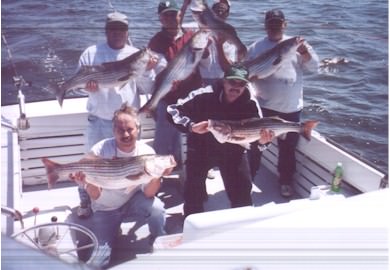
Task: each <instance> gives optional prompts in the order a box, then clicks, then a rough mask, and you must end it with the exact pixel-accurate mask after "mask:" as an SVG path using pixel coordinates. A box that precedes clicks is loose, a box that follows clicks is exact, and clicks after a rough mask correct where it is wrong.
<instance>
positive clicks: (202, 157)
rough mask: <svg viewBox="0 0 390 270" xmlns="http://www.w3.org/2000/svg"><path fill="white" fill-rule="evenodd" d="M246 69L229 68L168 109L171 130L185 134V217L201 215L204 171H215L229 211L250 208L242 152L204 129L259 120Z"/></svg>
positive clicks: (248, 177)
mask: <svg viewBox="0 0 390 270" xmlns="http://www.w3.org/2000/svg"><path fill="white" fill-rule="evenodd" d="M248 82H249V80H248V71H247V70H246V69H245V68H244V67H242V66H240V65H233V66H231V67H230V68H229V69H228V70H227V71H226V72H225V75H224V78H222V79H219V80H217V81H216V82H215V83H214V84H212V85H209V86H207V87H205V88H200V89H197V90H194V91H192V92H191V93H190V94H189V95H188V96H187V97H185V98H184V99H179V100H178V101H177V103H176V104H172V105H169V106H168V109H167V111H168V115H169V116H170V118H171V120H172V121H173V123H174V124H175V126H176V127H177V128H178V129H179V130H181V131H182V132H187V133H188V137H187V146H188V151H187V161H186V181H185V182H184V215H185V216H188V215H190V214H193V213H199V212H203V211H204V208H203V201H204V198H205V194H206V196H207V193H206V185H205V180H206V178H207V172H208V170H210V169H211V168H213V167H219V169H220V172H221V176H222V179H223V183H224V186H225V190H226V193H227V196H228V198H229V200H230V203H231V206H232V207H241V206H248V205H252V198H251V190H252V181H251V179H252V178H251V173H250V169H249V164H248V159H247V156H246V154H245V148H243V147H241V146H240V145H237V144H231V143H223V144H221V143H219V142H218V141H217V140H216V139H215V138H214V137H213V135H212V134H211V133H210V132H209V130H208V120H209V119H214V120H242V119H247V118H252V117H259V112H258V108H257V104H256V102H255V101H254V100H252V99H251V95H250V92H249V89H248V87H247V84H248ZM261 133H264V134H262V136H261V137H262V139H261V141H259V143H260V144H266V143H268V142H270V141H271V140H272V138H273V132H272V131H269V130H262V131H261Z"/></svg>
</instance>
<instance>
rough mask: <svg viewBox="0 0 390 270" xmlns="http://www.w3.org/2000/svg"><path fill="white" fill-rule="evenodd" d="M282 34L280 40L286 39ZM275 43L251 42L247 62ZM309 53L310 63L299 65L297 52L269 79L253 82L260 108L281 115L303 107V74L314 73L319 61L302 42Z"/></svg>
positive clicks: (300, 62) (300, 59)
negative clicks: (305, 72)
mask: <svg viewBox="0 0 390 270" xmlns="http://www.w3.org/2000/svg"><path fill="white" fill-rule="evenodd" d="M289 38H290V37H289V36H286V35H284V36H283V38H282V40H281V41H283V40H286V39H289ZM275 45H277V42H273V41H270V40H269V39H268V37H265V38H264V39H262V40H258V41H256V42H254V43H253V44H252V45H251V46H249V48H248V54H247V59H248V60H250V59H253V58H255V57H257V56H258V55H260V54H261V53H263V52H265V51H267V50H269V49H271V48H273V47H274V46H275ZM306 46H307V47H308V50H309V52H310V54H311V60H310V61H308V62H305V63H303V61H302V58H301V55H300V54H299V53H298V52H297V53H296V55H295V56H294V57H291V60H290V61H285V62H284V64H283V65H282V66H281V68H280V69H279V70H277V71H276V72H275V73H274V74H272V75H271V76H269V77H267V78H264V79H260V80H256V81H254V82H253V83H252V84H253V86H254V87H255V92H256V93H255V96H256V98H257V100H258V101H259V105H260V107H261V108H266V109H270V110H274V111H278V112H282V113H292V112H297V111H300V110H302V108H303V71H304V70H309V71H317V70H318V63H319V59H318V56H317V54H316V53H315V51H314V50H313V48H312V47H311V46H310V45H309V44H307V43H306Z"/></svg>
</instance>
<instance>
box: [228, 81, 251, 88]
mask: <svg viewBox="0 0 390 270" xmlns="http://www.w3.org/2000/svg"><path fill="white" fill-rule="evenodd" d="M227 81H228V83H229V84H230V85H231V86H235V87H245V86H246V84H247V82H246V81H243V80H227Z"/></svg>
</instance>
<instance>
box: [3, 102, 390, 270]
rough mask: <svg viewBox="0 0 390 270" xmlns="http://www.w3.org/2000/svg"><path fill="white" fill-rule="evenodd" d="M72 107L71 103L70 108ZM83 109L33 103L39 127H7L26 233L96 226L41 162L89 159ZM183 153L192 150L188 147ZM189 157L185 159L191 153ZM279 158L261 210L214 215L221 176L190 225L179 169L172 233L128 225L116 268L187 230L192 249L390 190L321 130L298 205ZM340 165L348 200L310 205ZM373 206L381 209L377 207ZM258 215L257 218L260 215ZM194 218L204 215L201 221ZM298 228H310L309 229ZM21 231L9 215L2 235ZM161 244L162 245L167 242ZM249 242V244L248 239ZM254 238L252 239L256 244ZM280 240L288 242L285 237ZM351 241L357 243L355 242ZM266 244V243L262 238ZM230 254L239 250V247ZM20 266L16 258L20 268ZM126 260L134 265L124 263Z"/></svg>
mask: <svg viewBox="0 0 390 270" xmlns="http://www.w3.org/2000/svg"><path fill="white" fill-rule="evenodd" d="M67 102H69V103H68V104H67ZM83 104H84V103H83V100H82V99H75V100H73V101H71V100H66V102H65V104H64V108H62V109H60V108H59V107H58V104H57V103H56V102H55V101H54V102H53V101H49V102H44V103H40V102H39V103H35V104H34V103H33V104H28V106H27V112H28V116H29V120H30V125H31V127H30V129H28V130H24V131H23V130H19V131H18V132H12V131H11V130H10V129H8V128H3V127H2V128H1V146H2V148H1V168H2V169H1V179H2V181H1V182H2V183H1V185H2V186H1V188H2V196H1V200H2V206H8V207H11V208H14V209H17V210H19V211H20V212H21V213H22V215H23V217H24V223H25V227H26V228H27V227H31V226H33V225H34V224H35V223H36V224H42V223H47V222H50V220H51V218H52V217H53V216H56V217H57V220H58V221H59V222H61V221H69V222H74V223H79V224H81V225H88V219H86V220H81V219H79V218H77V217H76V215H75V212H76V211H75V210H76V207H77V206H78V203H79V201H78V200H79V199H78V192H77V187H76V186H75V184H74V183H71V182H69V181H68V180H66V179H62V180H64V181H63V182H59V183H57V186H56V187H55V188H53V189H52V190H48V189H47V184H46V183H47V179H46V175H45V169H44V168H43V165H42V162H41V158H42V157H50V158H53V159H54V160H56V161H58V162H60V163H66V162H70V161H74V160H78V159H79V158H80V157H81V156H82V155H83V154H84V152H85V147H84V143H83V142H84V141H85V138H84V137H83V136H84V135H83V131H84V130H85V124H86V112H85V111H84V110H83V109H80V108H84V107H83ZM68 105H73V106H68ZM42 107H44V108H45V109H46V110H45V112H50V114H47V113H45V112H42ZM17 112H18V107H17V106H9V107H8V106H7V107H2V122H3V121H5V122H7V123H8V122H9V121H8V120H11V122H9V124H10V125H15V124H16V121H17V118H18V114H17ZM141 123H142V124H143V125H142V128H143V129H142V132H141V136H143V138H142V139H145V140H147V141H149V142H150V141H151V140H152V139H153V137H154V123H153V121H151V119H142V121H141ZM183 146H185V140H183ZM183 148H184V151H185V147H183ZM182 154H185V152H183V153H182ZM277 156H278V150H277V145H276V144H275V143H273V144H272V145H271V146H270V147H269V148H268V150H267V151H265V152H264V154H263V158H262V165H261V168H260V170H259V172H258V175H257V176H256V178H255V179H254V182H253V189H252V190H253V193H252V198H253V202H254V205H255V207H253V208H251V209H241V208H240V209H238V210H239V211H234V210H235V209H233V210H230V211H229V210H223V211H216V212H212V211H214V210H221V209H229V208H230V205H229V201H228V199H227V196H226V193H225V191H224V188H223V184H222V179H221V177H220V175H219V173H218V171H217V173H216V178H215V179H208V180H207V182H206V183H207V192H208V194H209V196H208V200H207V201H206V202H205V210H206V211H207V213H205V214H203V215H199V216H197V215H191V216H190V217H188V218H187V219H186V220H183V198H182V181H184V179H183V172H182V171H178V172H175V173H174V174H173V175H172V176H170V177H167V178H164V180H163V185H162V188H161V190H160V192H159V193H158V194H157V196H158V197H159V198H161V199H162V201H163V202H164V203H165V208H166V210H167V223H166V231H167V233H168V234H169V236H168V237H167V238H164V239H162V238H157V240H156V243H155V245H154V246H153V247H152V246H151V245H150V244H149V241H148V235H149V232H148V227H147V225H144V224H136V222H135V221H128V222H125V223H123V224H122V226H121V229H122V232H121V234H120V235H118V239H117V242H116V244H115V247H114V250H113V258H112V266H118V267H121V266H123V267H129V268H130V265H128V264H132V263H134V262H135V261H136V260H134V259H136V258H142V257H143V256H142V255H143V254H145V255H147V254H148V255H149V254H151V251H152V250H153V249H154V251H155V252H153V255H154V254H155V253H156V251H157V255H158V254H159V248H160V247H161V246H164V241H165V240H166V239H168V240H169V237H170V236H172V238H171V239H173V240H175V237H176V235H178V234H180V233H182V232H183V231H184V234H183V238H182V240H183V241H182V242H181V243H182V244H183V245H182V246H188V245H190V248H191V243H192V242H193V241H194V242H195V245H196V243H197V241H198V239H197V238H196V237H197V236H199V237H205V236H206V238H207V239H208V238H209V237H210V239H211V238H212V237H213V235H214V234H213V233H215V232H221V231H222V232H227V230H229V229H231V228H232V226H233V227H234V226H238V224H239V225H240V226H241V225H243V224H248V222H253V221H254V219H255V221H258V222H260V221H262V220H265V219H270V218H273V217H276V216H279V215H283V214H288V215H289V214H290V213H292V212H295V211H297V210H302V209H303V208H313V207H312V206H314V205H316V206H317V205H318V206H319V205H320V204H321V201H323V202H325V203H328V202H329V203H330V202H331V201H333V202H335V201H337V200H339V199H343V200H344V199H345V198H349V197H355V195H358V194H361V193H370V192H371V191H377V190H378V189H381V188H386V187H388V180H387V176H386V174H385V173H383V172H381V171H378V170H376V169H375V168H373V167H372V166H370V164H368V163H366V162H364V161H362V160H359V159H357V158H356V157H355V156H353V155H351V154H349V153H348V152H346V151H344V150H343V149H342V148H340V147H338V146H337V145H334V144H332V143H330V142H329V141H328V140H327V139H326V138H324V137H322V136H321V135H320V134H318V133H316V132H313V134H312V140H311V141H310V142H308V141H306V140H300V142H299V145H298V148H297V151H296V156H297V173H296V175H295V180H296V181H295V183H296V185H295V189H296V194H295V197H293V198H291V200H287V199H285V198H283V197H281V196H280V194H279V187H278V182H277V176H276V175H277ZM337 162H342V163H343V166H344V178H343V184H342V194H341V195H340V196H325V200H317V202H319V204H317V203H315V200H308V199H307V197H308V196H309V194H310V190H311V188H312V187H313V186H320V185H329V183H330V181H331V179H332V177H333V169H334V166H335V164H336V163H337ZM356 197H359V196H356ZM346 201H349V200H346ZM337 202H338V201H337ZM352 202H353V200H352ZM381 205H384V204H381ZM261 206H264V207H261ZM34 207H38V208H39V210H40V211H39V213H38V215H37V216H35V214H34V213H33V212H32V209H33V208H34ZM370 207H372V208H373V209H376V208H375V207H376V204H375V206H370ZM346 209H347V208H346ZM313 211H314V212H315V211H316V210H313ZM348 211H350V210H349V208H348V209H347V210H345V211H344V212H343V211H341V212H340V217H341V216H342V217H344V216H345V215H344V214H345V213H346V212H348ZM367 211H368V213H370V211H371V208H368V209H367ZM253 214H255V215H257V216H255V217H253ZM194 216H197V217H196V218H193V217H194ZM312 216H313V213H311V212H310V213H308V215H307V216H304V217H302V218H310V217H312ZM302 218H300V220H301V219H302ZM322 218H324V217H322ZM359 218H360V219H362V218H361V217H360V216H359V215H357V216H356V220H357V223H359V224H360V223H361V221H363V219H362V220H360V219H359ZM293 220H295V219H293ZM341 220H342V221H347V220H348V218H341ZM372 220H373V222H376V221H378V224H382V222H383V221H382V219H381V218H380V216H379V215H378V216H375V217H373V218H372ZM240 222H241V223H240ZM283 222H285V221H282V222H281V223H280V224H284V223H283ZM289 222H290V221H289ZM373 224H374V223H373ZM320 225H321V226H322V225H323V224H322V223H321V224H320ZM191 226H192V227H191ZM297 226H301V227H302V226H306V224H299V225H297ZM348 226H350V225H348ZM370 226H371V225H370ZM87 227H88V226H87ZM20 229H21V226H20V224H19V223H18V222H15V221H14V220H13V219H11V218H7V217H6V216H4V215H2V234H5V235H11V234H12V233H14V232H17V231H19V230H20ZM236 229H237V228H236ZM210 232H211V233H210ZM319 233H320V234H321V233H322V231H320V230H319ZM256 235H257V234H256ZM277 235H278V234H276V235H275V237H276V236H277ZM357 235H358V234H356V235H351V239H354V238H355V237H356V236H357ZM178 237H179V238H176V240H177V239H179V240H180V236H178ZM264 237H267V236H266V235H265V236H264ZM161 239H162V240H161ZM250 239H251V238H250ZM159 240H161V241H160V242H159ZM241 240H242V241H244V240H245V239H241ZM246 240H248V241H249V239H246ZM232 241H234V242H232V243H236V241H237V239H234V240H232ZM242 241H241V242H242ZM277 241H280V239H279V240H277ZM347 241H350V240H349V238H348V239H347ZM179 242H180V241H179ZM298 242H299V241H298ZM258 243H262V241H261V240H260V238H259V241H258ZM273 243H274V242H273V241H270V246H273ZM160 244H162V245H160ZM205 244H208V243H205ZM243 244H245V243H243ZM310 244H311V243H310ZM323 244H324V246H326V239H324V242H323ZM182 246H180V247H179V251H178V252H180V248H181V247H182ZM309 246H310V245H309ZM163 248H164V247H163ZM223 248H234V245H230V246H229V247H223ZM305 248H307V247H306V246H305V247H304V248H303V250H306V249H305ZM202 250H203V249H202ZM254 250H256V249H254ZM264 250H268V247H265V248H264ZM283 250H284V247H283V246H281V247H280V252H282V251H283ZM2 251H3V248H2ZM6 251H7V252H11V254H10V256H9V257H10V258H11V260H12V259H13V258H16V257H18V256H19V255H18V254H17V252H18V250H15V251H12V250H9V249H7V250H6ZM217 253H218V252H217ZM153 255H152V256H153ZM13 256H15V257H13ZM163 260H165V259H163ZM16 261H17V260H15V259H13V261H12V263H15V262H16ZM30 261H31V260H30ZM32 261H33V260H32ZM126 261H127V262H128V263H124V262H126ZM31 263H32V262H31ZM123 263H124V264H123ZM126 269H127V268H126ZM351 269H352V268H351Z"/></svg>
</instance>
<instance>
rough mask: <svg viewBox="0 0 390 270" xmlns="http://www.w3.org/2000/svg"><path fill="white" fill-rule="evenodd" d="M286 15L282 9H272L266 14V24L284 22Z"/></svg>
mask: <svg viewBox="0 0 390 270" xmlns="http://www.w3.org/2000/svg"><path fill="white" fill-rule="evenodd" d="M284 20H285V18H284V14H283V12H282V11H281V10H280V9H271V10H269V11H267V13H265V22H266V23H268V22H271V21H280V22H284Z"/></svg>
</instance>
